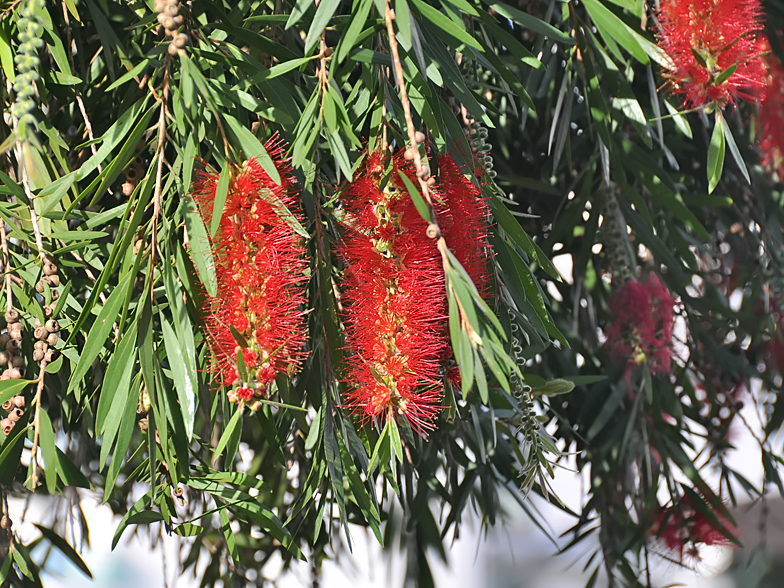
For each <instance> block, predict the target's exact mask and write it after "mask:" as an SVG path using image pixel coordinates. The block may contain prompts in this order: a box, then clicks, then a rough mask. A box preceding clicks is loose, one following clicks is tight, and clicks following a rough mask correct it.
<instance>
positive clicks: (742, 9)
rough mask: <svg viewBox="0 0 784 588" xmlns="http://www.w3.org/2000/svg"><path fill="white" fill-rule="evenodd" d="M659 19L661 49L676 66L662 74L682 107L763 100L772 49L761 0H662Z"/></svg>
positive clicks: (722, 105)
mask: <svg viewBox="0 0 784 588" xmlns="http://www.w3.org/2000/svg"><path fill="white" fill-rule="evenodd" d="M658 16H659V46H660V47H661V48H662V49H663V50H664V52H665V53H666V54H667V55H668V56H669V58H670V60H671V62H672V63H671V67H670V69H669V70H668V71H666V72H665V73H664V75H665V77H666V78H667V79H668V83H669V85H670V87H671V88H672V91H673V92H674V93H675V94H681V95H683V96H684V106H686V107H691V108H697V107H700V106H704V105H706V104H709V103H711V102H715V103H716V104H717V105H718V106H719V107H720V108H723V107H724V106H726V105H727V104H730V103H733V102H734V101H735V100H736V99H742V100H747V101H755V100H757V99H759V97H760V95H761V93H762V92H763V91H764V87H765V81H766V80H765V74H766V67H765V62H764V59H763V55H764V54H765V53H767V52H768V51H769V45H768V42H767V39H766V37H765V36H764V34H762V33H761V30H762V28H763V24H762V5H761V3H760V0H662V2H661V6H660V10H659V15H658ZM732 66H736V67H737V69H736V70H735V71H734V72H733V73H732V74H731V75H730V76H729V77H728V78H727V79H726V80H719V78H720V76H721V74H722V72H725V71H726V70H727V69H728V68H730V67H732ZM717 81H718V82H719V83H717Z"/></svg>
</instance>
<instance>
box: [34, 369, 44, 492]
mask: <svg viewBox="0 0 784 588" xmlns="http://www.w3.org/2000/svg"><path fill="white" fill-rule="evenodd" d="M40 365H41V371H40V372H39V373H38V379H37V380H36V382H38V385H37V386H36V389H35V398H34V399H33V404H35V417H34V418H33V448H32V449H31V454H30V455H31V456H32V457H31V459H32V462H31V466H32V472H31V473H30V482H31V485H32V489H33V490H35V489H36V487H37V486H38V435H39V433H40V430H41V427H40V424H41V392H42V391H43V389H44V374H45V373H46V358H44V359H42V360H41V364H40Z"/></svg>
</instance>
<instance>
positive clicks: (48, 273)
mask: <svg viewBox="0 0 784 588" xmlns="http://www.w3.org/2000/svg"><path fill="white" fill-rule="evenodd" d="M59 285H60V276H58V275H57V264H56V263H55V262H54V260H53V259H52V258H51V257H48V256H47V258H46V259H45V260H44V275H43V277H42V278H41V279H40V280H38V283H37V284H36V285H35V291H36V292H38V293H39V294H43V293H44V292H46V286H49V288H50V289H51V296H52V302H51V303H50V304H45V305H44V316H45V317H46V318H51V316H52V315H53V314H54V307H55V305H56V304H55V301H56V300H57V299H58V298H60V293H59V292H58V291H57V290H55V288H57V286H59ZM36 326H38V325H36ZM36 361H40V360H38V359H36Z"/></svg>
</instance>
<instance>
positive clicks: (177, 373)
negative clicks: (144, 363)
mask: <svg viewBox="0 0 784 588" xmlns="http://www.w3.org/2000/svg"><path fill="white" fill-rule="evenodd" d="M160 321H161V331H162V332H163V342H164V346H165V347H166V355H167V357H168V358H169V367H170V368H171V371H172V375H173V376H174V387H175V388H176V390H177V399H178V400H179V405H180V412H181V413H182V420H183V424H184V425H185V434H186V435H187V437H188V441H190V440H191V438H192V437H193V421H194V418H195V416H196V390H197V387H198V385H197V383H196V382H194V381H193V380H192V379H191V374H190V373H189V370H188V369H186V365H187V363H186V361H187V360H186V358H185V357H184V356H183V348H182V346H181V344H180V342H179V340H178V339H177V336H176V335H175V334H174V330H173V329H172V327H171V325H170V324H169V321H167V320H166V317H164V316H163V314H161V315H160Z"/></svg>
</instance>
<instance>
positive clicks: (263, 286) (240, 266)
mask: <svg viewBox="0 0 784 588" xmlns="http://www.w3.org/2000/svg"><path fill="white" fill-rule="evenodd" d="M266 147H267V151H268V152H269V154H270V156H271V157H272V158H273V161H274V163H275V167H276V168H277V170H278V172H279V174H280V178H281V183H280V184H276V183H275V182H274V181H273V180H272V179H271V178H270V177H269V175H268V174H267V172H265V171H264V169H263V168H262V167H261V165H259V163H258V162H257V161H256V160H250V161H248V162H246V163H245V164H244V165H242V166H237V167H235V168H234V169H232V170H231V177H230V179H229V186H228V193H227V196H226V201H225V205H224V207H223V212H222V215H221V220H220V225H219V227H218V229H217V231H216V233H215V236H214V237H213V239H212V246H213V254H214V257H215V273H216V277H217V282H218V289H217V294H216V296H215V297H213V298H212V299H211V300H210V302H209V307H208V309H207V313H206V317H205V319H206V320H205V322H206V326H207V332H208V339H209V343H210V346H211V350H212V353H213V356H214V370H215V373H216V379H217V380H218V381H219V382H220V383H221V384H223V385H225V386H235V385H238V388H237V390H236V391H235V392H234V393H233V394H231V395H230V399H232V400H234V401H243V402H248V401H250V400H252V399H253V397H254V396H265V395H266V394H267V392H268V390H269V387H270V384H271V383H272V382H273V381H274V380H275V378H276V377H277V376H278V375H279V374H287V375H292V374H294V373H295V372H296V371H297V370H298V369H299V366H300V363H301V362H302V359H303V357H304V356H305V352H304V351H303V345H304V342H305V337H306V332H305V331H306V328H305V319H304V315H305V311H304V308H303V305H304V303H305V289H304V282H306V281H307V268H308V264H307V261H306V260H305V257H304V255H305V248H304V243H303V241H302V237H300V236H299V235H298V234H297V233H296V232H295V230H294V229H293V228H292V227H291V226H290V224H289V223H287V222H286V220H284V218H283V217H282V216H281V215H280V214H279V212H278V210H279V206H278V203H283V204H284V205H285V206H286V207H288V209H289V210H290V212H291V214H293V215H294V216H295V217H300V216H301V215H300V213H298V212H297V208H298V203H297V202H296V195H297V193H296V191H295V190H294V178H293V177H292V175H291V169H290V168H289V166H288V164H287V163H286V162H284V161H283V160H282V148H281V146H280V145H279V144H278V143H277V142H275V141H273V140H271V141H268V142H267V145H266ZM218 182H219V174H217V173H206V174H204V175H203V177H202V178H200V180H199V182H198V183H197V185H196V189H195V193H194V197H195V200H196V202H197V204H198V206H199V211H200V212H201V215H202V217H203V218H204V220H205V222H206V224H207V226H210V223H211V220H212V214H213V205H214V201H215V194H216V190H217V187H218ZM232 329H234V331H235V332H236V333H232ZM238 339H239V341H238ZM239 352H241V353H242V360H243V363H244V365H245V371H246V377H247V379H246V380H243V379H241V377H240V376H241V373H240V372H241V371H242V370H238V365H237V361H238V353H239Z"/></svg>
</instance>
